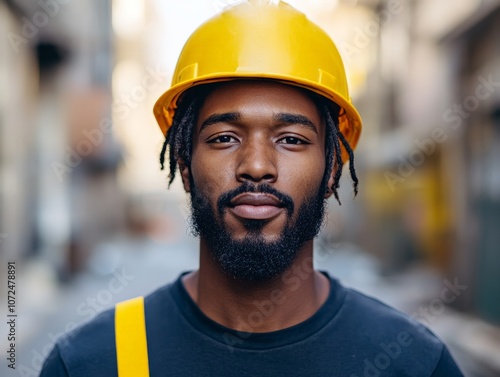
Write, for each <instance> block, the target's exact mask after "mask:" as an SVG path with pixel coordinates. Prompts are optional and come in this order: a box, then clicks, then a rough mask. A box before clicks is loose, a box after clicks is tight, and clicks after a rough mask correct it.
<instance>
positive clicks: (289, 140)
mask: <svg viewBox="0 0 500 377" xmlns="http://www.w3.org/2000/svg"><path fill="white" fill-rule="evenodd" d="M278 142H279V143H280V144H306V143H305V142H304V140H302V139H299V138H297V137H293V136H287V137H284V138H283V139H280V140H279V141H278Z"/></svg>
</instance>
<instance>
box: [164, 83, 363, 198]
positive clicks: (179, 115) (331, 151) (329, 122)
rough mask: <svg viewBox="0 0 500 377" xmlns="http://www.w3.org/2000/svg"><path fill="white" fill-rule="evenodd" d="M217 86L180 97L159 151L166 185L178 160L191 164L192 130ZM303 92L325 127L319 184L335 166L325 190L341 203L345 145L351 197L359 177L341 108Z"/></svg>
mask: <svg viewBox="0 0 500 377" xmlns="http://www.w3.org/2000/svg"><path fill="white" fill-rule="evenodd" d="M216 85H218V84H205V85H198V86H196V87H193V88H191V89H189V90H187V91H186V92H185V93H184V94H183V95H182V97H181V99H180V100H179V103H178V107H177V110H176V111H175V115H174V118H173V121H172V126H171V127H170V128H169V130H168V132H167V135H166V137H165V141H164V143H163V147H162V149H161V153H160V166H161V170H164V167H165V166H164V165H165V156H166V153H167V148H168V154H169V165H170V172H169V181H168V187H170V185H171V184H172V182H173V180H174V178H175V175H176V170H177V165H178V164H179V161H182V162H183V163H184V164H185V165H186V166H190V165H191V154H192V145H193V130H194V128H195V125H196V122H197V118H198V113H199V110H200V108H201V106H202V104H203V102H204V100H205V98H206V96H207V95H208V94H209V93H210V92H211V91H212V90H213V89H214V86H216ZM304 92H305V93H306V94H307V95H308V96H309V97H310V98H311V99H312V100H313V101H314V103H316V105H317V107H318V111H319V112H320V115H321V117H322V118H323V120H324V121H325V124H326V129H327V132H326V142H325V155H326V167H325V174H324V176H323V181H322V185H324V186H326V185H327V184H328V180H329V177H330V174H331V172H332V170H333V169H334V168H335V175H334V179H333V185H332V186H331V187H329V188H328V189H330V190H331V191H332V192H333V195H334V196H335V199H336V200H337V202H338V203H339V204H341V202H340V198H339V195H338V189H339V187H340V178H341V177H342V168H343V166H344V161H343V159H342V152H341V151H342V147H344V148H345V150H346V151H347V153H348V155H349V172H350V175H351V179H352V182H353V190H354V196H356V195H357V194H358V177H357V175H356V169H355V167H354V153H353V151H352V148H351V146H350V145H349V143H348V142H347V140H346V138H345V137H344V135H343V134H342V132H340V130H339V121H338V119H339V115H340V112H341V111H343V110H342V109H341V108H340V107H339V106H338V105H337V104H336V103H334V102H332V101H330V100H328V99H326V98H325V97H323V96H320V95H318V94H316V93H313V92H310V91H308V90H306V89H304Z"/></svg>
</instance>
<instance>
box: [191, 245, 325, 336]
mask: <svg viewBox="0 0 500 377" xmlns="http://www.w3.org/2000/svg"><path fill="white" fill-rule="evenodd" d="M312 250H313V242H312V241H308V242H306V244H304V246H303V247H302V248H301V249H300V250H299V253H298V255H297V258H296V259H295V261H294V263H293V264H292V266H291V267H290V268H289V269H288V270H287V271H285V273H283V274H282V275H280V276H278V277H276V278H274V279H272V280H269V281H265V282H258V283H255V282H248V281H239V280H236V279H234V278H231V277H229V276H227V275H226V274H224V273H223V272H222V271H221V270H220V268H219V266H218V265H217V264H216V263H215V262H214V261H213V260H212V258H211V256H210V254H209V251H208V250H207V248H206V245H204V242H203V241H202V242H201V244H200V269H199V270H198V271H194V272H192V273H190V274H188V275H186V276H184V278H183V283H184V286H185V287H186V290H187V291H188V293H189V295H190V296H191V298H192V299H193V301H194V302H195V303H196V304H197V305H198V307H199V308H200V310H201V311H202V312H203V313H204V314H205V315H207V316H208V317H209V318H211V319H212V320H214V321H215V322H217V323H219V324H221V325H223V326H226V327H229V328H231V329H234V330H238V331H244V332H253V333H257V332H271V331H277V330H281V329H284V328H287V327H290V326H293V325H296V324H298V323H300V322H303V321H305V320H306V319H308V318H309V317H311V316H312V315H313V314H314V313H315V312H316V311H317V310H318V309H319V307H320V306H321V305H322V304H323V303H324V302H325V301H326V298H327V296H328V293H329V290H330V283H329V281H328V279H327V278H326V277H325V276H324V275H323V274H321V273H319V272H317V271H314V269H313V258H312Z"/></svg>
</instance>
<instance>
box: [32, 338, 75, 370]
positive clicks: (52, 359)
mask: <svg viewBox="0 0 500 377" xmlns="http://www.w3.org/2000/svg"><path fill="white" fill-rule="evenodd" d="M39 377H70V376H69V373H68V370H67V369H66V366H65V365H64V361H63V359H62V357H61V354H60V352H59V347H58V346H57V344H56V345H55V346H54V348H53V349H52V351H51V352H50V354H49V356H47V358H46V359H45V362H44V363H43V367H42V371H41V372H40V375H39Z"/></svg>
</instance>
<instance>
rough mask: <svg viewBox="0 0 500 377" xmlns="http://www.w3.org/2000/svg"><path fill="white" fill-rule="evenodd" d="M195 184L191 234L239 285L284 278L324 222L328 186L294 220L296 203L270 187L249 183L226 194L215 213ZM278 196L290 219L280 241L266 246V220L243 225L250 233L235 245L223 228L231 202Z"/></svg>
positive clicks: (227, 231)
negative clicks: (252, 196) (248, 197)
mask: <svg viewBox="0 0 500 377" xmlns="http://www.w3.org/2000/svg"><path fill="white" fill-rule="evenodd" d="M190 178H191V179H190V181H191V228H192V233H193V235H194V236H200V237H201V238H203V239H204V240H205V242H206V244H207V247H208V250H209V253H210V256H211V258H212V259H213V260H214V261H215V262H216V263H217V264H218V265H219V267H220V268H221V270H222V271H223V272H224V273H225V274H226V275H228V276H230V277H232V278H234V279H236V280H240V281H252V282H264V281H269V280H272V279H273V278H276V277H278V276H280V275H281V274H283V273H284V272H285V271H286V270H287V269H288V268H289V267H290V266H291V265H292V263H293V261H294V260H295V258H296V257H297V255H298V253H299V250H300V248H301V247H302V246H303V245H304V243H305V242H306V241H309V240H312V239H313V238H314V237H315V236H316V235H317V234H318V233H319V231H320V229H321V226H322V224H323V220H324V213H325V203H326V199H325V197H324V195H325V192H326V186H325V185H323V184H321V185H320V187H319V188H318V189H317V190H316V192H314V193H313V195H311V196H310V197H308V198H306V200H305V201H304V203H302V205H301V206H300V207H299V209H298V212H297V215H296V220H293V214H294V208H295V205H294V202H293V199H292V198H291V197H290V196H288V195H286V194H284V193H281V192H279V191H278V190H276V189H275V188H273V187H272V186H270V185H268V184H261V185H258V186H256V185H252V184H250V183H245V184H243V185H242V186H240V187H238V188H237V189H235V190H231V191H228V192H225V193H223V194H222V195H221V196H220V197H219V199H218V200H217V212H218V215H219V216H218V217H217V216H216V212H215V211H214V209H213V206H212V205H211V204H210V202H209V200H208V198H207V197H206V196H204V195H203V194H202V193H201V192H200V191H199V190H198V189H197V188H196V186H195V185H194V180H193V178H192V177H190ZM246 192H254V193H267V194H271V195H274V196H275V197H276V198H278V199H279V200H280V202H281V205H282V206H283V207H284V208H285V209H286V213H287V215H286V216H287V219H286V223H285V226H284V228H283V230H282V231H281V233H280V235H279V236H278V238H277V239H276V240H273V241H266V240H265V238H264V236H263V234H262V229H263V227H264V226H265V225H266V223H267V222H268V220H244V221H242V223H243V225H244V227H245V228H246V230H247V231H248V233H247V235H246V236H245V237H244V238H243V239H235V238H234V237H233V236H232V235H231V232H230V231H229V229H228V227H227V225H226V223H225V222H224V213H225V211H226V209H227V208H228V207H230V206H231V200H232V199H234V198H235V197H236V196H238V195H240V194H242V193H246Z"/></svg>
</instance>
